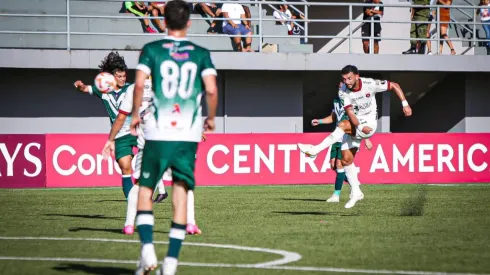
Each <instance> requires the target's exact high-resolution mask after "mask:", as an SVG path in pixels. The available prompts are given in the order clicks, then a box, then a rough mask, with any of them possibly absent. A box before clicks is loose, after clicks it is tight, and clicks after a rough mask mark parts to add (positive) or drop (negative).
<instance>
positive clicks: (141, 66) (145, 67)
mask: <svg viewBox="0 0 490 275" xmlns="http://www.w3.org/2000/svg"><path fill="white" fill-rule="evenodd" d="M154 60H155V58H153V54H152V51H151V48H150V47H149V46H148V44H146V45H145V46H144V47H143V50H141V54H140V58H139V61H138V65H137V66H136V70H140V71H143V72H144V73H145V74H147V75H151V69H152V68H153V62H154Z"/></svg>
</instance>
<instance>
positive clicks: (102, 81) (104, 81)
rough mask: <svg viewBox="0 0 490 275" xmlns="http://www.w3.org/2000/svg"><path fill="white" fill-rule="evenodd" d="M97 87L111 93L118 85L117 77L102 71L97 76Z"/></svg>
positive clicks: (103, 91)
mask: <svg viewBox="0 0 490 275" xmlns="http://www.w3.org/2000/svg"><path fill="white" fill-rule="evenodd" d="M95 87H97V89H98V90H99V91H100V92H102V93H110V92H112V91H114V90H115V89H116V87H117V82H116V78H114V76H113V75H112V74H110V73H100V74H98V75H97V76H96V77H95Z"/></svg>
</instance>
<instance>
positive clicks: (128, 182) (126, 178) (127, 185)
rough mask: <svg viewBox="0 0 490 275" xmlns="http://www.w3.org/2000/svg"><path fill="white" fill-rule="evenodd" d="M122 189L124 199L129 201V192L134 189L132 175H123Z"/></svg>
mask: <svg viewBox="0 0 490 275" xmlns="http://www.w3.org/2000/svg"><path fill="white" fill-rule="evenodd" d="M122 188H123V192H124V197H125V198H126V199H128V195H129V191H131V188H133V180H132V179H131V175H122Z"/></svg>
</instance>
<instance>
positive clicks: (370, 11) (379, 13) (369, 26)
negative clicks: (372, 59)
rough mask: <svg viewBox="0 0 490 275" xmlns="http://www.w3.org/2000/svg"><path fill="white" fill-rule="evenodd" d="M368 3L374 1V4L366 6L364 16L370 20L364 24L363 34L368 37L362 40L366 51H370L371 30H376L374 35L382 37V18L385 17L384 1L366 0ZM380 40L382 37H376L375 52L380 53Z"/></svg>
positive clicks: (364, 18)
mask: <svg viewBox="0 0 490 275" xmlns="http://www.w3.org/2000/svg"><path fill="white" fill-rule="evenodd" d="M366 3H372V4H373V6H370V7H369V6H365V7H364V16H363V18H362V20H370V21H371V22H370V23H366V22H364V24H363V25H362V29H361V32H362V36H363V37H368V38H367V39H363V40H362V48H363V49H364V53H369V42H370V38H369V37H371V30H374V35H373V36H374V37H381V23H380V20H381V18H382V17H383V12H384V7H383V6H382V5H383V2H381V1H380V0H372V1H366ZM379 40H380V38H374V54H378V53H379Z"/></svg>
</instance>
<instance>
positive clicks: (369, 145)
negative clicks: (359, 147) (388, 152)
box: [364, 138, 373, 151]
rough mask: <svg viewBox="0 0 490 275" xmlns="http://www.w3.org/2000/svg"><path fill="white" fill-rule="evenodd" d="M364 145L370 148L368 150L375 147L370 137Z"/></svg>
mask: <svg viewBox="0 0 490 275" xmlns="http://www.w3.org/2000/svg"><path fill="white" fill-rule="evenodd" d="M364 146H366V149H368V151H371V149H372V148H373V143H372V142H371V140H370V139H369V138H367V139H366V143H365V144H364Z"/></svg>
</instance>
